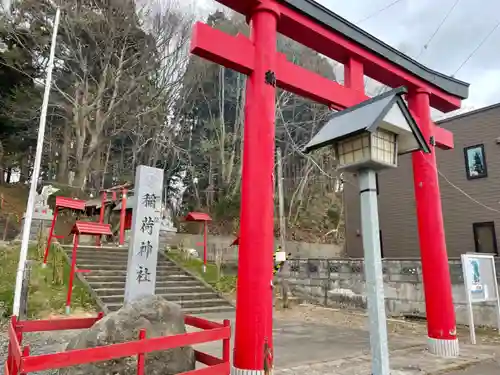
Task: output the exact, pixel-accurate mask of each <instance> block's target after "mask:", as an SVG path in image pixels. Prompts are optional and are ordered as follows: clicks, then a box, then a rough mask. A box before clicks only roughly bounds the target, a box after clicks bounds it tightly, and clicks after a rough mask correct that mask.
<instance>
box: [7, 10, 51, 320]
mask: <svg viewBox="0 0 500 375" xmlns="http://www.w3.org/2000/svg"><path fill="white" fill-rule="evenodd" d="M60 17H61V9H60V8H59V7H58V8H57V11H56V18H55V20H54V29H53V31H52V45H51V47H50V57H49V64H48V66H47V77H46V79H45V92H44V95H43V104H42V112H41V114H40V126H39V128H38V139H37V145H36V154H35V163H34V165H33V174H32V176H31V187H30V193H29V197H28V204H27V205H26V215H25V217H24V225H23V237H22V242H21V251H20V253H19V265H18V266H17V275H16V289H15V291H14V307H13V312H12V313H13V315H15V316H19V308H20V305H21V288H22V285H23V278H24V270H25V266H26V258H27V257H28V245H29V237H30V228H31V221H32V219H33V208H34V205H35V194H36V186H37V183H38V177H39V175H40V164H41V162H42V151H43V141H44V136H45V123H46V120H47V107H48V106H49V96H50V88H51V83H52V70H53V68H54V58H55V52H56V43H57V30H58V28H59V19H60Z"/></svg>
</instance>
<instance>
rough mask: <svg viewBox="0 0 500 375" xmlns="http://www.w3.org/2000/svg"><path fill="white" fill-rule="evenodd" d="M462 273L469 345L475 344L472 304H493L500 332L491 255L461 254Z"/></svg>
mask: <svg viewBox="0 0 500 375" xmlns="http://www.w3.org/2000/svg"><path fill="white" fill-rule="evenodd" d="M462 272H463V275H464V284H465V298H466V301H467V312H468V316H469V332H470V342H471V344H475V343H476V332H475V327H474V313H473V308H472V307H473V306H472V305H473V304H474V303H483V302H495V310H496V314H497V327H498V330H499V332H500V299H499V298H498V283H497V277H496V269H495V257H494V255H493V254H477V253H467V254H462Z"/></svg>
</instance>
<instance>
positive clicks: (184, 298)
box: [96, 289, 220, 306]
mask: <svg viewBox="0 0 500 375" xmlns="http://www.w3.org/2000/svg"><path fill="white" fill-rule="evenodd" d="M122 292H124V291H123V290H120V291H119V292H118V293H120V294H117V295H101V296H99V298H100V299H101V300H102V302H104V303H106V304H109V303H121V302H123V298H124V297H125V296H124V294H121V293H122ZM96 293H97V292H96ZM156 295H160V296H162V297H163V298H165V299H166V300H167V301H170V302H175V303H178V304H180V305H183V304H187V305H196V306H198V305H204V306H211V305H212V304H213V303H215V306H217V304H219V303H220V298H219V296H218V295H217V293H215V292H213V291H212V292H204V293H184V294H183V293H169V294H164V293H161V292H160V291H159V290H158V289H157V290H156Z"/></svg>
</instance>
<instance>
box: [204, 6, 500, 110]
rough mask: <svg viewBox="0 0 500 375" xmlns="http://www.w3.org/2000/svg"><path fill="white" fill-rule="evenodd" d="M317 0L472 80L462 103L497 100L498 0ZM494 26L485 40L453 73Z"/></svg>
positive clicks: (430, 62)
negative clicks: (467, 96)
mask: <svg viewBox="0 0 500 375" xmlns="http://www.w3.org/2000/svg"><path fill="white" fill-rule="evenodd" d="M317 1H318V2H319V3H321V4H322V5H324V6H326V7H327V8H329V9H331V10H333V11H334V12H336V13H337V14H339V15H340V16H342V17H344V18H346V19H348V20H349V21H351V22H353V23H355V24H356V25H358V26H360V27H362V28H363V29H365V30H366V31H368V32H369V33H371V34H373V35H374V36H376V37H377V38H379V39H381V40H383V41H384V42H386V43H388V44H390V45H392V46H393V47H396V48H398V49H399V50H401V51H403V52H405V53H406V54H408V55H410V56H411V57H413V58H417V57H418V60H419V61H420V62H421V63H423V64H425V65H427V66H429V67H431V68H433V69H435V70H438V71H440V72H442V73H445V74H448V75H452V74H455V72H456V77H457V78H458V79H460V80H463V81H466V82H469V83H470V84H471V87H470V96H469V100H467V101H466V102H464V106H465V107H475V108H478V107H482V106H485V105H489V104H493V103H496V102H500V48H499V45H500V27H498V26H497V25H498V24H499V23H500V1H499V0H458V1H457V0H399V1H396V0H349V1H346V0H317ZM395 1H396V3H395V4H394V5H392V6H391V7H389V8H387V9H385V10H381V9H383V8H386V7H387V6H388V5H390V4H391V3H394V2H395ZM455 3H456V5H455ZM196 4H197V6H198V7H200V8H203V9H204V10H206V11H209V10H210V9H213V7H215V6H216V2H215V1H213V0H197V1H196ZM438 5H439V6H438ZM454 5H455V7H454V8H453V11H452V12H451V13H450V15H449V16H448V18H447V19H446V21H445V23H444V24H443V25H442V26H441V28H440V29H439V30H438V31H437V33H436V30H437V29H438V27H439V25H440V24H441V23H442V21H443V19H444V18H445V17H446V15H447V13H449V11H450V10H451V9H452V7H453V6H454ZM496 26H497V29H496V30H495V31H494V32H493V33H492V34H491V36H490V37H489V39H488V40H487V41H486V42H485V43H484V44H483V45H482V47H481V48H480V49H479V50H478V51H477V52H476V53H474V55H473V56H472V57H471V58H470V59H469V61H468V62H467V63H466V64H465V65H464V66H463V67H462V68H460V70H459V71H458V72H457V70H458V69H459V67H460V66H461V65H462V64H463V63H464V61H465V60H466V59H467V58H468V56H469V55H470V54H471V53H472V52H473V51H474V49H476V48H477V47H478V45H479V44H480V43H481V42H482V41H483V40H484V38H485V37H486V36H487V35H488V34H489V33H491V32H492V30H493V29H494V28H495V27H496ZM434 33H436V34H435V36H434V37H433V38H432V40H431V42H430V43H429V45H428V48H427V49H425V48H424V46H425V44H426V43H427V42H428V41H429V39H430V38H431V37H432V35H433V34H434Z"/></svg>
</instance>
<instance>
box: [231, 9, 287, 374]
mask: <svg viewBox="0 0 500 375" xmlns="http://www.w3.org/2000/svg"><path fill="white" fill-rule="evenodd" d="M278 17H279V11H278V9H277V7H276V6H275V5H274V4H273V3H271V2H267V1H261V2H260V5H258V6H257V7H256V8H255V9H254V12H253V14H252V16H251V17H250V20H251V21H250V24H251V39H252V42H253V43H254V46H255V65H254V71H253V72H252V74H251V75H250V77H249V78H248V81H247V95H246V106H245V132H244V150H243V160H244V162H243V173H242V186H241V229H240V243H239V260H238V285H237V303H236V326H235V346H234V357H233V366H234V367H233V369H232V373H233V374H237V375H250V374H251V375H261V374H264V370H265V368H269V367H272V363H270V362H272V359H271V357H272V355H271V353H272V341H273V340H272V339H273V337H272V335H273V329H272V328H273V296H272V286H271V281H272V278H273V246H274V234H273V230H274V207H273V192H274V186H273V172H274V149H275V143H274V142H275V141H274V134H275V130H274V127H275V95H276V87H275V82H273V79H272V77H273V75H274V74H279V72H276V56H277V53H276V43H277V21H278ZM273 73H274V74H273ZM265 362H266V363H265Z"/></svg>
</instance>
